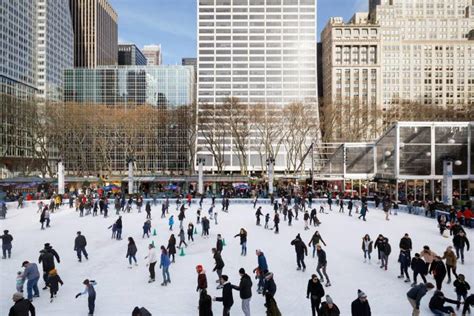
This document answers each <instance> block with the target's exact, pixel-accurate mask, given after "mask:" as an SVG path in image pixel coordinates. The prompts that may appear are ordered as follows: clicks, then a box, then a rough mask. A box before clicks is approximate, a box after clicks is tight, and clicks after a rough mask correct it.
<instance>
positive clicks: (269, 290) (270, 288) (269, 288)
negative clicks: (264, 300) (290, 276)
mask: <svg viewBox="0 0 474 316" xmlns="http://www.w3.org/2000/svg"><path fill="white" fill-rule="evenodd" d="M276 290H277V287H276V284H275V280H273V273H271V272H267V273H266V274H265V282H264V284H263V292H262V294H263V296H266V295H269V296H270V297H273V296H275V293H276Z"/></svg>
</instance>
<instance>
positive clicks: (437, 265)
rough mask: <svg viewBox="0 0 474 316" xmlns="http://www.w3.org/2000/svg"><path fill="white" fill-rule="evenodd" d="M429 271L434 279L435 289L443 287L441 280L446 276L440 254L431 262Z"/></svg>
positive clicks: (439, 289)
mask: <svg viewBox="0 0 474 316" xmlns="http://www.w3.org/2000/svg"><path fill="white" fill-rule="evenodd" d="M430 273H431V274H432V275H433V277H434V279H435V281H436V289H437V290H438V291H441V288H442V287H443V280H444V278H445V277H446V266H445V265H444V262H443V260H441V257H440V256H436V257H435V258H434V260H433V262H432V263H431V266H430Z"/></svg>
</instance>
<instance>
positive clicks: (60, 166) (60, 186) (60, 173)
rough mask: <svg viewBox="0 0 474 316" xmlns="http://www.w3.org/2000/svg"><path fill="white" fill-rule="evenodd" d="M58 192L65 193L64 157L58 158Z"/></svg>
mask: <svg viewBox="0 0 474 316" xmlns="http://www.w3.org/2000/svg"><path fill="white" fill-rule="evenodd" d="M58 194H60V195H62V194H64V164H63V161H62V159H59V160H58Z"/></svg>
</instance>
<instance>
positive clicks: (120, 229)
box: [115, 216, 123, 240]
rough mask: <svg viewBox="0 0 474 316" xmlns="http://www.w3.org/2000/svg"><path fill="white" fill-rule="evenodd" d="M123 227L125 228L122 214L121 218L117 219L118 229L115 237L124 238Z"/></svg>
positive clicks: (116, 225) (116, 227)
mask: <svg viewBox="0 0 474 316" xmlns="http://www.w3.org/2000/svg"><path fill="white" fill-rule="evenodd" d="M122 228H123V224H122V216H119V218H118V219H117V220H116V221H115V229H116V230H117V233H116V235H115V239H117V240H122Z"/></svg>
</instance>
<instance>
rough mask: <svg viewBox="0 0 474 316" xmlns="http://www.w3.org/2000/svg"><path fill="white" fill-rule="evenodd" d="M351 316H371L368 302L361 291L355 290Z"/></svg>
mask: <svg viewBox="0 0 474 316" xmlns="http://www.w3.org/2000/svg"><path fill="white" fill-rule="evenodd" d="M351 315H352V316H371V315H372V312H371V311H370V305H369V301H368V300H367V295H365V293H364V292H362V291H361V290H357V298H356V299H355V300H354V301H353V302H352V304H351Z"/></svg>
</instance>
